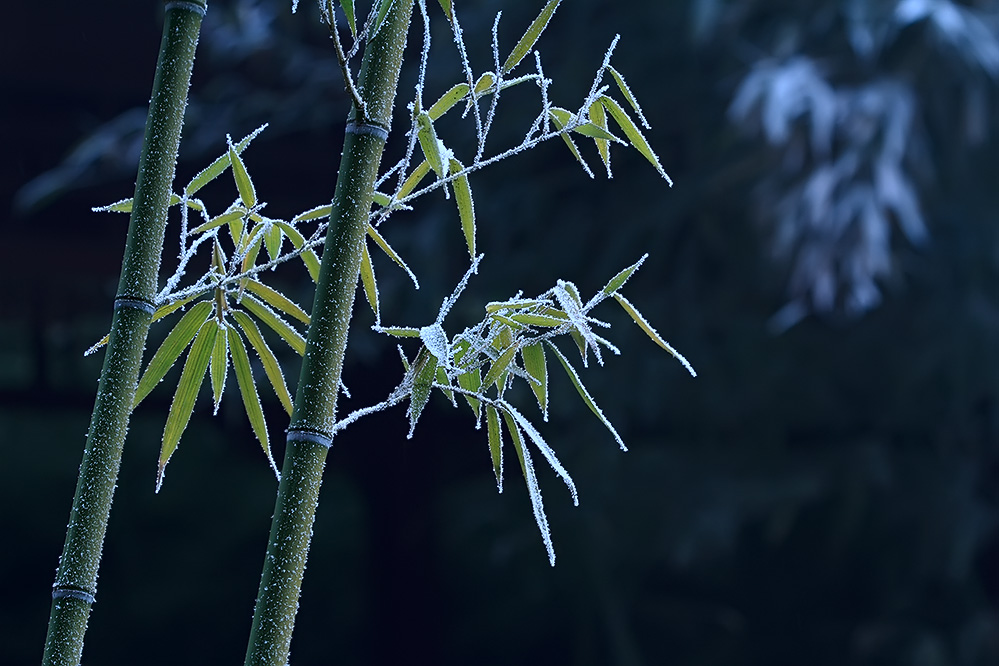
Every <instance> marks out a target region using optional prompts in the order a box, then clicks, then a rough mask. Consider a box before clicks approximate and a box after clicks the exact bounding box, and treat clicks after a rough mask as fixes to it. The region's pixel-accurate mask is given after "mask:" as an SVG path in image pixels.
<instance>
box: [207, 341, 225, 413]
mask: <svg viewBox="0 0 999 666" xmlns="http://www.w3.org/2000/svg"><path fill="white" fill-rule="evenodd" d="M220 328H221V331H222V335H216V336H215V346H214V347H212V361H211V372H210V374H211V378H212V397H213V399H214V400H215V413H216V414H218V412H219V404H220V403H221V402H222V392H223V391H224V390H225V378H226V375H227V374H228V370H229V336H228V334H227V333H226V329H227V328H228V327H227V326H226V325H225V324H222V325H221V326H220Z"/></svg>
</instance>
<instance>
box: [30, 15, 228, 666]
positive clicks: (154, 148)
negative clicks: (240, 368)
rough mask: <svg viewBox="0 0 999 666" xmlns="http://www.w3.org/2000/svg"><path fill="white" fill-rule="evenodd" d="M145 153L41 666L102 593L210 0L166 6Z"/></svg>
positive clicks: (80, 627)
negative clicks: (106, 548)
mask: <svg viewBox="0 0 999 666" xmlns="http://www.w3.org/2000/svg"><path fill="white" fill-rule="evenodd" d="M164 4H165V17H164V22H163V39H162V42H161V44H160V52H159V58H158V61H157V64H156V75H155V78H154V80H153V92H152V96H151V98H150V104H149V115H148V117H147V118H146V129H145V136H144V138H143V145H142V154H141V157H140V159H139V171H138V175H137V178H136V182H135V197H134V205H133V210H132V216H131V219H130V221H129V225H128V240H127V242H126V245H125V256H124V260H123V262H122V270H121V279H120V281H119V283H118V292H117V297H116V298H115V303H114V314H113V316H112V320H111V334H110V338H109V340H108V348H107V351H106V352H105V357H104V367H103V369H102V371H101V379H100V384H99V386H98V389H97V398H96V401H95V404H94V411H93V415H92V417H91V420H90V430H89V432H88V433H87V443H86V448H85V449H84V453H83V462H82V463H81V465H80V475H79V479H78V481H77V485H76V495H75V496H74V498H73V508H72V511H71V513H70V518H69V525H68V527H67V531H66V543H65V545H64V547H63V552H62V556H61V557H60V558H59V568H58V570H57V572H56V579H55V583H54V585H53V587H52V611H51V615H50V616H49V628H48V635H47V636H46V639H45V654H44V657H43V659H42V663H43V666H77V665H78V664H79V663H80V659H81V655H82V653H83V638H84V634H85V633H86V630H87V621H88V619H89V617H90V609H91V607H92V606H93V603H94V597H95V595H96V593H97V572H98V569H99V567H100V562H101V550H102V548H103V545H104V534H105V532H106V530H107V523H108V516H109V514H110V512H111V500H112V498H113V496H114V489H115V485H116V484H117V480H118V469H119V467H120V466H121V454H122V448H123V445H124V441H125V433H126V430H127V429H128V417H129V414H130V413H131V411H132V401H133V399H134V397H135V385H136V382H137V380H138V377H139V365H140V363H141V360H142V350H143V347H144V346H145V343H146V334H147V333H148V331H149V323H150V319H152V315H153V311H154V306H153V299H154V298H155V295H156V288H157V279H158V274H159V267H160V255H161V254H162V249H163V234H164V231H165V228H166V219H167V208H168V206H169V203H170V192H171V187H172V185H173V178H174V172H175V169H176V164H177V150H178V148H179V146H180V131H181V127H182V125H183V122H184V109H185V107H186V105H187V91H188V87H189V85H190V81H191V68H192V66H193V65H194V52H195V48H196V47H197V43H198V35H199V33H200V30H201V20H202V18H203V17H204V15H205V12H206V10H207V9H208V3H207V2H206V0H185V1H182V2H176V1H168V2H165V3H164Z"/></svg>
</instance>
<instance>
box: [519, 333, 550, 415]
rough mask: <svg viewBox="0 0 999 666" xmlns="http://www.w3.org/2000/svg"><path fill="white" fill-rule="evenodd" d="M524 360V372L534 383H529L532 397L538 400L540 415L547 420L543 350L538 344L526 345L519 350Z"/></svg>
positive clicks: (546, 389) (545, 374) (546, 386)
mask: <svg viewBox="0 0 999 666" xmlns="http://www.w3.org/2000/svg"><path fill="white" fill-rule="evenodd" d="M520 357H521V358H522V359H523V360H524V370H526V371H527V374H528V375H529V376H530V377H531V379H533V380H534V381H532V382H530V384H531V390H532V391H534V397H535V398H537V399H538V406H539V407H540V408H541V413H542V415H543V417H544V419H545V421H547V420H548V367H547V365H546V364H545V348H544V346H543V345H542V344H541V343H540V342H535V343H534V344H530V345H526V346H524V347H522V348H521V350H520Z"/></svg>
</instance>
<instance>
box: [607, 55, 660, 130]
mask: <svg viewBox="0 0 999 666" xmlns="http://www.w3.org/2000/svg"><path fill="white" fill-rule="evenodd" d="M607 71H608V72H610V73H611V76H613V77H614V81H615V82H616V83H617V87H618V90H620V91H621V94H622V95H624V98H625V99H626V100H628V104H630V105H631V108H632V109H634V110H635V114H636V115H637V116H638V119H639V120H640V121H642V127H644V128H645V129H652V126H651V125H649V121H648V120H646V119H645V114H644V113H642V107H640V106H639V105H638V100H637V99H635V96H634V95H633V94H632V93H631V88H629V87H628V84H627V83H625V81H624V77H623V76H621V73H620V72H619V71H617V70H616V69H614V68H613V67H611V66H609V65H608V67H607Z"/></svg>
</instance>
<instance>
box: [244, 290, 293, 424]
mask: <svg viewBox="0 0 999 666" xmlns="http://www.w3.org/2000/svg"><path fill="white" fill-rule="evenodd" d="M232 316H233V319H235V320H236V323H237V324H239V327H240V328H241V329H243V333H244V334H245V335H246V339H247V340H249V341H250V345H252V346H253V349H254V351H256V352H257V356H258V357H259V358H260V363H261V364H262V365H263V366H264V374H266V375H267V379H268V380H269V381H270V384H271V387H272V388H273V389H274V394H275V395H277V397H278V400H280V401H281V405H282V406H283V407H284V410H285V411H286V412H288V415H289V416H290V415H291V411H292V403H291V394H290V393H289V392H288V386H287V384H285V381H284V373H282V372H281V365H280V364H279V363H278V360H277V357H276V356H274V352H272V351H271V348H270V347H269V346H268V345H267V341H266V340H264V336H263V335H261V334H260V329H259V328H257V325H256V324H255V323H254V322H253V320H252V319H251V318H250V316H249V315H248V314H246V313H245V312H242V311H240V310H232ZM233 358H234V360H233V363H235V357H233Z"/></svg>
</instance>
